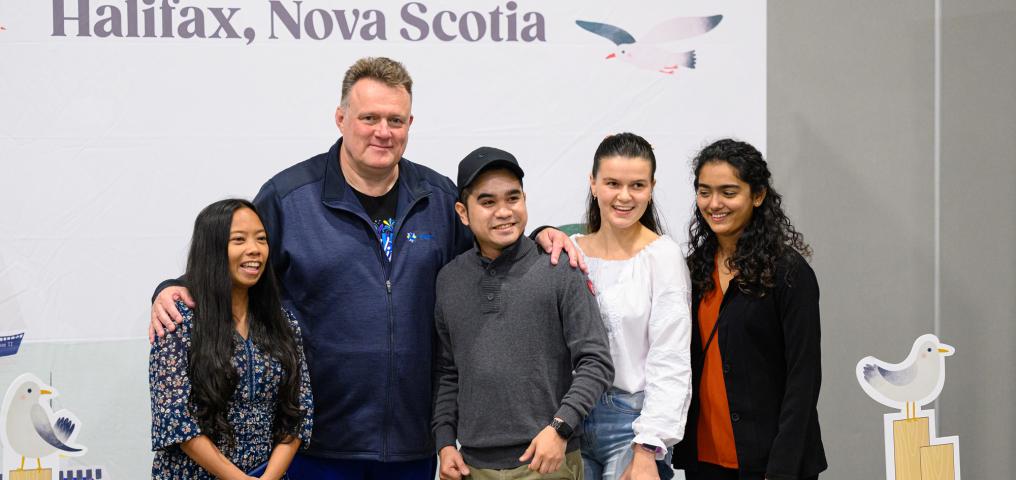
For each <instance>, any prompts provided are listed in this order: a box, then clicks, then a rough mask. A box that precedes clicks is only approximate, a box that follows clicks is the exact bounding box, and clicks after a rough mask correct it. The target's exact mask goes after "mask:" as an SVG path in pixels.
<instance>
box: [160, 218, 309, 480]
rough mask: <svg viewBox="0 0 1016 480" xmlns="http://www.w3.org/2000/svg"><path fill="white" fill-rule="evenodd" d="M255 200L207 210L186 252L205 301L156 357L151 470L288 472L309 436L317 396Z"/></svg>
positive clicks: (239, 474) (269, 475) (208, 475)
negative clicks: (285, 307)
mask: <svg viewBox="0 0 1016 480" xmlns="http://www.w3.org/2000/svg"><path fill="white" fill-rule="evenodd" d="M268 253H269V252H268V238H267V234H266V232H265V229H264V226H263V225H262V223H261V219H260V218H259V217H258V214H257V210H256V208H255V207H254V205H253V204H251V203H250V202H248V201H245V200H236V199H230V200H222V201H219V202H215V203H213V204H211V205H209V206H208V207H206V208H205V209H204V210H202V211H201V213H199V214H198V217H197V219H196V220H195V222H194V234H193V237H192V238H191V247H190V253H189V254H188V256H187V273H186V276H185V278H186V281H187V286H188V287H189V288H190V292H191V295H193V297H194V299H195V300H196V302H197V305H198V306H197V307H195V308H194V309H193V310H191V309H188V308H187V307H186V306H184V305H183V303H178V304H177V308H179V309H180V312H181V314H182V315H183V316H184V321H183V323H182V324H181V325H180V328H178V329H177V330H176V331H175V332H172V333H168V334H167V335H166V336H165V337H161V338H159V339H157V340H156V342H155V343H154V344H153V345H152V351H151V356H150V357H149V386H150V388H151V396H152V450H153V451H155V460H154V462H153V465H152V478H157V479H171V478H172V479H177V478H186V479H212V478H222V479H245V480H246V479H250V478H255V477H252V476H251V474H253V473H252V472H254V471H255V470H258V473H256V475H258V476H259V478H263V479H278V478H283V476H284V475H285V471H286V469H287V468H288V466H289V463H290V461H291V460H292V458H293V455H294V454H295V453H296V450H297V449H298V448H299V447H300V446H301V444H306V442H307V441H308V440H309V439H310V431H311V425H312V408H313V407H312V399H311V392H310V378H309V376H308V373H307V366H306V362H305V360H304V354H303V347H302V343H301V338H300V329H299V326H298V325H297V323H296V320H294V319H293V317H292V316H291V315H289V314H288V313H287V312H286V311H284V310H283V309H282V305H281V302H280V300H279V292H278V286H277V285H276V280H275V275H274V274H273V272H272V268H271V263H269V262H268Z"/></svg>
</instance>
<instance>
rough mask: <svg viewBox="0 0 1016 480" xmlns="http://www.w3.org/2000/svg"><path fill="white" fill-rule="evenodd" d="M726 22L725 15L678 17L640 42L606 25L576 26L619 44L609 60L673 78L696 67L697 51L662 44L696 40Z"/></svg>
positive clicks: (662, 24)
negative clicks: (677, 73) (693, 38)
mask: <svg viewBox="0 0 1016 480" xmlns="http://www.w3.org/2000/svg"><path fill="white" fill-rule="evenodd" d="M720 20H723V15H712V16H709V17H677V18H671V19H670V20H665V21H663V22H661V23H660V24H658V25H656V26H655V27H653V28H651V29H649V31H648V32H646V34H645V35H642V38H641V39H639V40H638V41H636V40H635V37H633V36H632V35H631V34H630V33H628V32H626V31H625V30H624V29H622V28H621V27H616V26H614V25H610V24H607V23H597V22H587V21H585V20H576V21H575V23H576V24H577V25H578V26H580V27H582V28H584V29H586V30H588V31H590V32H592V33H595V34H597V35H599V36H601V37H603V38H606V39H607V40H610V41H611V42H614V45H617V49H616V50H615V51H614V52H613V53H611V54H610V55H607V58H608V59H610V58H618V59H620V60H621V61H624V62H627V63H630V64H632V65H634V66H636V67H638V68H643V69H646V70H655V71H658V72H660V73H665V74H667V75H673V74H674V72H675V71H677V69H678V68H680V67H685V68H695V51H694V50H688V51H686V52H673V51H671V50H669V49H667V48H666V47H663V46H662V44H665V43H669V42H676V41H678V40H684V39H687V38H692V37H697V36H699V35H702V34H703V33H706V32H708V31H710V30H712V29H713V28H716V25H719V23H720Z"/></svg>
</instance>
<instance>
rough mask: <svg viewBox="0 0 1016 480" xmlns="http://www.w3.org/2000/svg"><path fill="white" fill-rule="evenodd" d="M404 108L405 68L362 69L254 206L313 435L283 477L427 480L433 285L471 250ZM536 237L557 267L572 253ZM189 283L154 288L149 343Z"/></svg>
mask: <svg viewBox="0 0 1016 480" xmlns="http://www.w3.org/2000/svg"><path fill="white" fill-rule="evenodd" d="M411 107H412V80H411V78H410V77H409V73H408V72H406V70H405V68H403V66H402V65H401V64H400V63H398V62H395V61H393V60H390V59H387V58H363V59H360V60H358V61H357V62H356V63H354V64H353V65H352V66H351V67H350V68H349V70H347V72H346V75H345V78H344V79H343V83H342V100H341V103H340V105H339V106H338V108H337V109H336V111H335V123H336V125H337V126H338V128H339V131H340V132H341V133H342V138H340V139H339V141H338V142H336V143H335V145H333V146H332V147H331V149H330V150H329V151H328V152H326V153H322V154H320V155H317V156H315V157H313V158H310V159H309V160H306V161H304V162H301V163H298V164H296V165H294V166H292V167H290V168H288V169H286V170H284V171H282V172H280V173H279V174H277V175H276V176H274V177H273V178H272V179H271V180H269V181H268V182H267V183H265V184H264V186H262V187H261V191H260V192H258V195H257V197H255V199H254V204H255V205H256V206H257V208H258V211H259V213H260V215H261V220H262V222H264V225H265V229H266V230H267V231H268V236H269V247H270V255H269V259H270V260H271V261H272V265H273V267H274V269H275V272H276V274H277V275H278V276H279V279H280V280H281V283H282V286H283V302H284V304H285V306H286V307H287V308H288V309H290V311H292V312H293V313H295V314H296V317H297V318H298V319H299V321H300V324H301V327H302V329H303V335H304V345H305V348H306V353H307V362H308V366H309V368H310V375H311V385H312V388H313V392H314V433H313V436H312V437H311V441H310V443H309V445H308V448H307V449H306V450H305V451H302V452H301V454H299V455H297V458H296V459H295V460H294V461H293V464H292V466H291V467H290V471H289V473H290V476H291V477H293V478H296V479H303V478H313V479H323V480H328V479H342V480H345V479H388V478H399V479H417V478H418V479H421V480H431V479H432V478H433V477H434V469H435V458H434V447H433V442H432V438H431V435H430V425H429V422H430V415H431V400H432V394H431V383H430V380H431V359H432V356H431V353H432V346H433V313H434V299H435V292H434V285H435V279H436V278H437V273H438V271H439V270H440V269H441V267H442V266H444V265H445V264H446V263H448V262H449V261H451V259H453V258H455V256H456V255H458V254H459V253H462V252H464V251H466V250H468V249H469V248H470V247H471V246H472V242H473V240H472V235H471V233H470V232H469V231H468V230H467V229H466V228H465V227H464V226H463V225H462V224H461V223H460V222H459V221H458V218H457V216H456V214H455V208H454V205H455V201H456V198H457V196H458V190H457V189H456V187H455V185H454V184H453V183H452V181H451V180H449V179H448V178H447V177H444V176H442V175H440V174H438V173H437V172H435V171H433V170H431V169H429V168H427V167H424V166H422V165H419V164H416V163H412V162H410V161H409V160H406V159H404V158H402V154H403V152H404V151H405V149H406V143H407V141H408V138H409V127H410V125H411V124H412V122H413V116H412V113H411ZM544 232H545V233H541V237H540V239H539V240H540V243H541V245H543V246H544V247H545V248H549V247H552V246H553V248H552V249H553V250H555V252H554V253H552V260H551V261H552V263H556V261H557V254H558V253H559V252H560V250H561V248H562V245H565V246H566V247H565V250H570V249H571V243H570V242H567V241H566V240H567V237H566V236H565V235H564V234H563V233H561V232H558V231H556V230H553V229H547V230H544ZM569 253H573V252H569ZM577 257H580V256H579V255H574V254H572V255H569V258H572V259H574V258H577ZM573 263H574V261H573ZM573 266H574V265H573ZM185 284H186V282H185V281H183V280H170V281H167V282H163V284H162V285H160V286H159V288H160V291H159V292H158V294H157V298H156V299H155V301H154V302H153V305H152V327H151V332H150V335H151V334H159V335H162V327H163V325H165V326H166V328H168V329H170V330H172V329H173V328H175V327H174V320H176V321H179V318H178V317H179V313H178V312H177V310H176V308H175V306H174V300H176V299H181V300H183V301H184V302H186V303H188V304H190V305H191V306H193V301H192V300H191V299H190V297H189V295H188V294H187V291H186V289H185V288H184V287H183V285H185Z"/></svg>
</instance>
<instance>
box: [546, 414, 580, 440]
mask: <svg viewBox="0 0 1016 480" xmlns="http://www.w3.org/2000/svg"><path fill="white" fill-rule="evenodd" d="M550 428H553V429H554V431H555V432H557V434H558V435H560V436H561V438H563V439H565V440H568V439H569V438H571V436H572V434H573V433H575V429H573V428H572V426H571V425H568V422H566V421H564V420H561V419H560V418H557V417H555V418H554V421H553V422H550Z"/></svg>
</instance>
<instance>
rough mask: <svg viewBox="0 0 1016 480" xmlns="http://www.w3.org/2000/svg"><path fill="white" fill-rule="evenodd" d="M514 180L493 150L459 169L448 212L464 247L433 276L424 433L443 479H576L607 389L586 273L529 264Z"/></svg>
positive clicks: (531, 253) (506, 158) (506, 157)
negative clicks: (430, 386)
mask: <svg viewBox="0 0 1016 480" xmlns="http://www.w3.org/2000/svg"><path fill="white" fill-rule="evenodd" d="M523 175H524V172H523V171H522V167H520V166H519V163H518V161H517V160H516V159H515V156H514V155H512V154H510V153H508V152H506V151H504V150H500V149H497V148H492V147H481V148H478V149H476V150H474V151H473V152H471V153H470V154H469V155H467V156H466V157H465V158H464V159H462V162H460V163H459V173H458V186H459V201H458V202H457V203H456V204H455V211H456V212H458V214H459V219H460V220H461V221H462V223H463V224H465V225H466V226H468V227H469V229H470V231H472V233H473V237H474V239H475V244H474V247H473V249H472V250H471V251H467V252H465V253H463V254H461V255H459V256H458V257H456V258H455V259H454V260H452V261H451V262H450V263H448V264H447V265H445V267H444V268H442V269H441V272H440V273H439V274H438V277H437V288H436V290H437V301H436V305H435V309H434V318H435V326H436V329H437V334H438V339H439V346H438V356H437V359H436V363H435V375H436V378H437V382H436V388H437V391H436V393H435V400H434V420H433V422H432V427H433V432H434V440H435V442H436V446H437V449H438V453H439V455H440V459H441V462H440V464H441V471H440V475H441V478H442V479H451V480H457V479H459V478H462V477H464V476H466V475H469V476H470V478H472V479H475V480H484V479H487V478H543V476H544V475H549V474H554V475H555V476H554V477H553V478H581V475H582V458H581V454H580V453H579V450H578V447H579V437H580V435H581V428H580V427H581V425H582V420H583V419H584V418H585V416H586V415H587V414H588V413H589V410H590V409H591V408H592V406H593V404H594V403H595V401H596V399H597V398H599V397H600V395H601V394H602V393H603V391H604V390H605V389H606V388H607V387H608V386H609V385H610V384H611V382H612V381H613V377H614V368H613V365H612V364H611V360H610V350H609V346H608V344H607V336H606V331H605V329H604V327H603V322H602V321H601V320H600V313H599V309H598V307H597V305H596V299H595V298H594V297H593V295H592V293H591V292H590V291H589V289H588V287H587V283H586V280H585V277H584V276H583V274H582V273H581V272H580V271H577V270H574V269H572V268H568V267H567V266H561V267H555V266H554V265H550V264H549V263H547V262H546V261H543V260H541V259H539V252H538V250H537V248H536V244H535V243H534V242H533V241H532V240H530V239H529V238H527V237H526V236H524V235H523V234H522V232H523V231H524V230H525V227H526V220H527V219H528V214H527V211H526V196H525V193H524V192H523V191H522V177H523ZM562 263H564V262H562ZM456 440H458V442H459V443H461V444H462V450H461V452H460V451H459V450H456V448H455V442H456Z"/></svg>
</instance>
